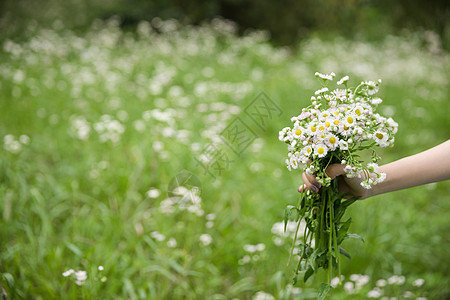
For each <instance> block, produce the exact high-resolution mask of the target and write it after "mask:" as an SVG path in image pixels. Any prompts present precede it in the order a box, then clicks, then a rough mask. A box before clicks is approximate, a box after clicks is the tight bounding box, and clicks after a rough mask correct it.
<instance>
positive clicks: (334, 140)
mask: <svg viewBox="0 0 450 300" xmlns="http://www.w3.org/2000/svg"><path fill="white" fill-rule="evenodd" d="M328 140H329V141H330V143H331V144H334V143H336V139H335V138H334V136H332V137H330V138H329V139H328Z"/></svg>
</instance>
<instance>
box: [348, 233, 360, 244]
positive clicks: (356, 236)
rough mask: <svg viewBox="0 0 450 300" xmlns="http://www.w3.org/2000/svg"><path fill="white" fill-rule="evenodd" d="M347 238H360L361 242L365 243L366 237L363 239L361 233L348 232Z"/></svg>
mask: <svg viewBox="0 0 450 300" xmlns="http://www.w3.org/2000/svg"><path fill="white" fill-rule="evenodd" d="M345 238H353V239H358V240H360V241H361V242H363V243H364V239H363V238H362V237H361V236H360V235H358V234H356V233H347V234H346V235H345Z"/></svg>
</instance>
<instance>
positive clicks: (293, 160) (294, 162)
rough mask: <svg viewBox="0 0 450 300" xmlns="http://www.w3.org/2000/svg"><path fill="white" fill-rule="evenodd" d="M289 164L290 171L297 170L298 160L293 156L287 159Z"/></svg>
mask: <svg viewBox="0 0 450 300" xmlns="http://www.w3.org/2000/svg"><path fill="white" fill-rule="evenodd" d="M289 163H290V165H291V167H292V169H298V160H297V157H296V156H295V155H291V157H290V159H289Z"/></svg>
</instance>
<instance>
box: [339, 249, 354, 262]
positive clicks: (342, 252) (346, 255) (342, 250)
mask: <svg viewBox="0 0 450 300" xmlns="http://www.w3.org/2000/svg"><path fill="white" fill-rule="evenodd" d="M339 253H341V254H342V255H344V256H345V257H347V258H348V259H352V257H351V256H350V254H348V252H347V251H345V249H344V248H342V247H341V246H339Z"/></svg>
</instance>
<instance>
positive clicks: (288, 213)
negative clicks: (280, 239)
mask: <svg viewBox="0 0 450 300" xmlns="http://www.w3.org/2000/svg"><path fill="white" fill-rule="evenodd" d="M292 209H295V210H297V211H298V209H297V207H295V206H293V205H288V206H287V207H286V209H285V210H284V232H286V228H287V223H288V221H289V219H290V218H291V215H292V213H291V210H292Z"/></svg>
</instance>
